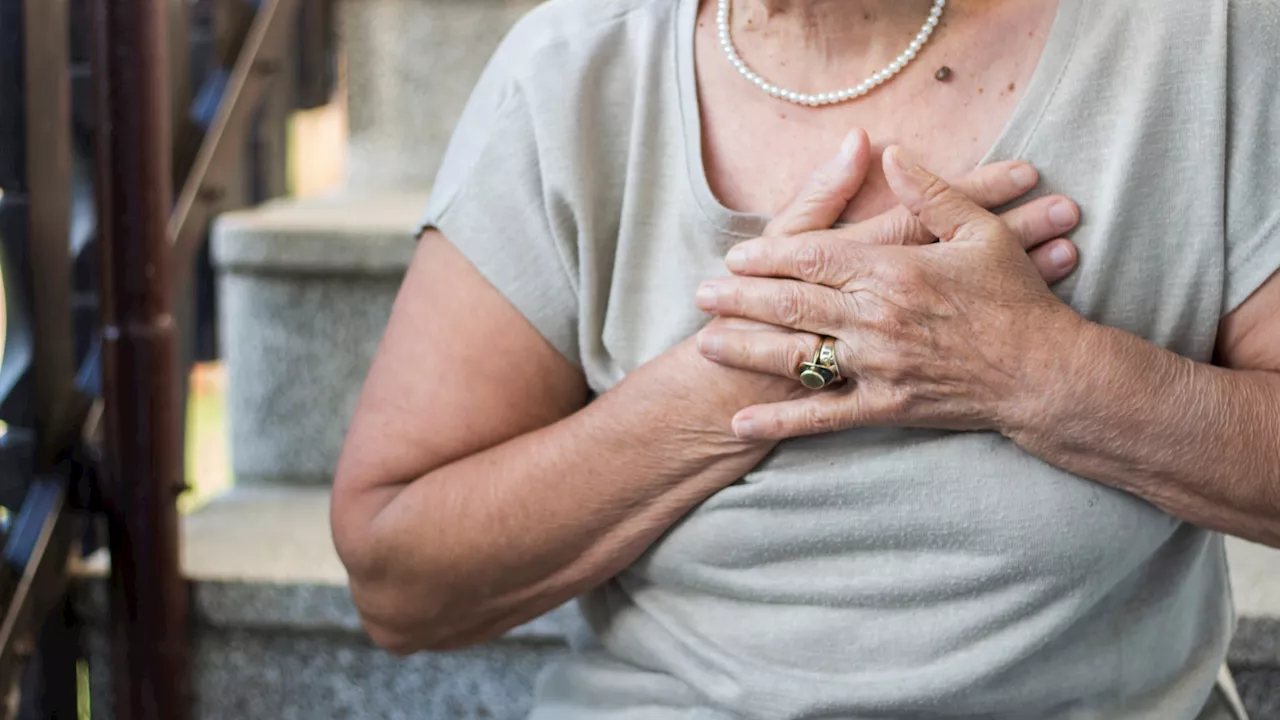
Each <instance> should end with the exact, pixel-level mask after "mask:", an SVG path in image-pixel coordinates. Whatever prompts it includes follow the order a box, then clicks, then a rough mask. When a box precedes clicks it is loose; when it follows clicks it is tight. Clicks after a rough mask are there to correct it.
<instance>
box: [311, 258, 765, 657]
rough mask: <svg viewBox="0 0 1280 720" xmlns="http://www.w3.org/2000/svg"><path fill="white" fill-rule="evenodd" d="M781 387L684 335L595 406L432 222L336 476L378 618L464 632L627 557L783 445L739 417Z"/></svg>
mask: <svg viewBox="0 0 1280 720" xmlns="http://www.w3.org/2000/svg"><path fill="white" fill-rule="evenodd" d="M455 303H459V304H465V305H466V306H467V308H468V309H467V311H466V312H458V311H457V307H456V306H454V304H455ZM695 381H696V382H695ZM771 386H772V388H771ZM782 388H783V384H782V383H780V382H773V383H770V382H769V381H767V380H763V381H762V379H761V378H760V377H758V376H754V377H752V376H750V374H749V373H744V372H725V370H724V369H723V368H717V367H714V366H711V364H710V363H707V362H706V361H704V360H702V359H701V358H699V357H698V356H697V354H696V352H692V351H690V350H689V349H688V348H687V347H680V348H677V349H675V350H673V351H671V352H669V353H667V354H666V355H664V356H662V357H660V358H659V359H657V360H655V361H654V362H652V363H650V364H648V365H646V366H645V367H643V368H641V369H640V370H639V371H637V372H636V373H634V375H633V376H631V377H629V378H627V380H626V381H625V382H623V383H622V384H620V385H619V386H618V387H616V388H614V389H613V390H611V391H610V392H608V393H605V394H604V395H603V396H601V397H600V398H599V399H598V400H597V401H595V402H593V403H591V404H590V405H589V406H587V407H585V408H582V404H583V402H584V401H585V397H586V389H585V384H584V382H583V379H582V376H581V373H580V372H579V371H578V370H577V369H576V368H574V367H573V366H571V365H570V363H569V362H568V361H567V360H565V359H564V358H563V357H562V356H560V355H559V353H558V352H557V351H556V350H555V349H553V348H552V347H550V346H549V345H548V344H547V342H546V341H545V340H544V339H543V338H542V337H541V336H540V335H538V333H537V331H536V330H534V329H533V328H532V327H531V326H530V325H529V324H528V322H527V321H525V319H524V318H523V317H521V316H520V315H519V313H518V312H517V311H516V310H515V309H514V308H512V307H510V306H509V305H506V304H505V300H504V299H503V298H502V297H501V296H500V295H498V293H497V291H496V290H494V289H493V288H492V287H489V286H487V283H486V282H485V280H484V279H483V278H481V277H480V276H479V274H478V273H477V271H476V270H475V269H474V268H471V267H470V266H469V265H468V264H467V262H466V261H465V260H464V259H463V258H462V257H461V254H460V253H459V252H458V251H457V250H456V249H454V248H453V247H452V246H450V245H449V244H448V243H447V241H446V240H444V239H443V238H442V237H440V236H439V235H437V234H428V235H426V236H425V237H424V239H423V246H422V248H421V250H420V251H419V253H418V256H417V258H416V259H415V261H414V263H413V267H412V268H411V270H410V272H409V275H408V277H407V279H406V282H405V286H404V289H403V291H402V293H401V296H400V300H399V301H398V302H397V307H396V310H395V312H394V313H393V318H392V321H391V323H390V325H389V327H388V330H387V333H386V337H385V339H384V342H383V346H382V348H381V349H380V351H379V354H378V357H377V359H376V361H375V363H374V366H373V368H372V370H371V372H370V375H369V379H368V382H367V384H366V388H365V391H364V393H363V395H362V398H361V402H360V407H359V409H358V410H357V412H356V415H355V418H354V420H353V423H352V428H351V430H350V434H349V436H348V440H347V445H346V448H345V450H344V452H343V456H342V459H341V462H340V465H339V469H338V473H337V478H336V480H335V486H334V499H333V513H332V515H333V518H332V520H333V528H334V538H335V542H336V544H337V548H338V552H339V554H340V555H341V557H342V559H343V562H344V563H345V565H346V566H347V569H348V571H349V573H350V578H351V588H352V593H353V596H354V599H355V602H356V605H357V607H358V608H359V609H360V612H361V617H362V619H363V621H364V624H365V627H366V629H367V630H368V631H369V634H370V636H371V637H372V638H373V639H374V640H375V641H376V642H377V643H378V644H379V645H382V646H384V647H386V648H387V649H389V650H393V651H396V652H402V653H408V652H413V651H417V650H422V649H448V648H454V647H458V646H463V645H467V644H471V643H474V642H479V641H482V640H485V639H487V638H489V637H491V636H494V635H498V634H500V633H502V632H503V631H505V630H507V629H509V628H511V627H514V626H515V625H518V624H519V623H521V622H524V621H527V620H529V619H532V618H534V617H537V616H538V615H540V614H542V613H543V612H546V611H547V610H550V609H551V608H554V607H556V606H557V605H559V604H561V603H563V602H565V601H567V600H569V599H571V598H572V597H574V596H575V595H578V594H580V593H581V592H583V591H585V590H587V589H589V588H591V587H592V586H594V585H596V584H598V583H600V582H601V581H603V580H604V579H606V578H608V577H610V576H612V575H614V574H615V573H617V572H618V571H619V570H621V569H622V568H623V567H625V566H626V565H627V564H628V563H630V562H631V561H632V560H634V559H635V558H636V557H637V556H639V554H640V553H641V552H643V551H644V549H645V548H646V547H648V545H649V544H650V543H652V542H653V540H654V539H655V538H656V537H657V536H658V535H659V534H660V533H661V532H662V531H663V530H665V529H666V528H667V527H668V526H670V525H671V524H672V523H673V522H674V521H675V520H677V519H678V518H679V517H680V516H681V515H683V514H684V513H685V512H686V511H687V510H688V509H689V508H691V507H693V506H694V505H695V504H696V503H698V502H699V501H701V500H702V499H704V498H705V497H707V496H708V495H710V494H711V493H712V492H715V491H716V490H717V489H719V488H721V487H723V486H725V485H728V484H730V483H732V482H733V481H735V480H736V479H737V478H739V477H741V476H742V475H744V474H746V473H747V472H748V471H749V470H750V469H751V468H752V467H753V466H754V465H755V464H756V463H757V462H758V461H759V460H760V458H762V457H763V456H764V454H765V453H767V452H768V450H769V448H770V447H772V444H771V443H769V442H767V441H765V442H759V441H754V442H751V441H748V442H742V441H739V440H737V439H736V438H734V437H733V436H732V433H731V432H730V431H729V430H728V428H729V420H730V419H731V417H732V415H733V412H734V411H735V410H736V409H738V408H739V407H741V406H740V405H738V402H739V401H738V397H739V396H745V397H753V398H761V399H763V398H767V397H770V392H769V390H770V389H773V390H774V392H773V394H772V396H773V397H774V398H779V399H780V398H782V397H785V395H783V394H778V392H777V391H778V390H780V389H782ZM580 408H581V409H580Z"/></svg>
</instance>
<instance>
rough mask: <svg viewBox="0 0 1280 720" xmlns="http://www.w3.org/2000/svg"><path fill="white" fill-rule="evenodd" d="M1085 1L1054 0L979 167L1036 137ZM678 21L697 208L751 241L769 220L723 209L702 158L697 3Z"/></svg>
mask: <svg viewBox="0 0 1280 720" xmlns="http://www.w3.org/2000/svg"><path fill="white" fill-rule="evenodd" d="M1086 2H1088V0H1058V8H1057V11H1056V13H1055V16H1054V20H1053V26H1052V27H1051V28H1050V30H1049V37H1048V39H1047V41H1046V42H1045V47H1044V50H1043V51H1042V52H1041V55H1040V59H1039V61H1038V62H1037V64H1036V69H1035V72H1034V73H1032V76H1031V82H1030V83H1029V84H1028V86H1027V89H1026V91H1025V92H1024V93H1023V95H1022V97H1021V98H1020V99H1019V101H1018V104H1017V106H1016V107H1015V108H1014V110H1013V113H1012V114H1011V115H1010V117H1009V120H1008V122H1007V123H1006V124H1005V126H1004V128H1003V129H1002V130H1001V131H1000V134H999V135H998V136H997V137H996V140H995V142H994V143H993V144H992V146H991V148H990V149H989V150H988V151H987V153H986V154H985V155H984V156H983V157H982V160H981V161H980V162H979V164H980V165H986V164H988V163H992V162H999V161H1002V160H1009V159H1014V158H1018V157H1020V156H1022V155H1023V154H1024V152H1025V150H1026V147H1027V145H1028V143H1029V142H1030V141H1031V138H1032V136H1033V135H1034V134H1035V129H1036V127H1037V126H1038V125H1039V124H1040V119H1041V118H1042V117H1043V116H1044V114H1045V112H1046V111H1047V110H1048V108H1049V104H1050V102H1051V100H1052V99H1053V96H1054V94H1055V92H1056V91H1057V88H1058V86H1059V85H1060V84H1061V80H1062V77H1063V75H1064V74H1065V71H1066V69H1067V66H1068V65H1069V63H1070V59H1071V56H1072V54H1073V52H1074V50H1075V45H1076V40H1077V37H1078V35H1079V26H1080V20H1081V18H1082V17H1084V13H1083V12H1082V9H1083V6H1084V5H1085V3H1086ZM679 3H680V5H679V10H678V12H676V13H675V22H676V26H677V27H676V66H677V73H676V74H677V82H678V84H679V93H680V114H681V119H682V123H683V134H684V146H685V148H686V152H685V159H686V163H687V166H688V172H689V184H690V186H691V188H692V189H693V194H694V199H695V201H696V202H697V205H698V209H699V210H700V211H701V213H702V214H703V216H705V217H706V219H707V220H708V222H710V223H711V224H712V225H714V226H715V227H716V228H718V229H719V230H721V231H723V232H725V233H727V234H729V235H731V236H735V237H755V236H756V235H759V234H760V232H761V231H762V230H763V229H764V226H765V224H767V223H768V221H769V217H768V216H766V215H761V214H757V213H744V212H738V211H735V210H730V209H729V208H727V207H725V206H724V205H723V204H722V203H721V202H720V200H719V199H718V198H717V197H716V196H715V193H713V192H712V191H711V185H710V183H708V181H707V172H706V166H705V165H704V164H703V158H702V108H701V104H700V102H699V99H698V89H697V88H698V85H697V71H696V62H697V60H696V55H695V52H694V42H695V33H696V28H697V22H698V6H699V3H700V0H679Z"/></svg>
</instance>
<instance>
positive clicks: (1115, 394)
mask: <svg viewBox="0 0 1280 720" xmlns="http://www.w3.org/2000/svg"><path fill="white" fill-rule="evenodd" d="M1062 340H1063V342H1062V343H1061V344H1059V347H1061V348H1062V349H1061V350H1060V351H1058V352H1056V353H1051V354H1047V355H1046V358H1048V359H1047V360H1046V362H1045V364H1044V366H1043V374H1044V376H1045V377H1047V378H1051V379H1050V380H1049V381H1047V382H1045V383H1043V384H1041V387H1042V388H1043V389H1044V391H1043V392H1042V393H1038V394H1039V395H1040V397H1039V399H1038V400H1033V401H1030V402H1024V403H1021V406H1022V407H1021V408H1020V409H1019V411H1018V412H1017V413H1016V414H1017V418H1016V419H1015V420H1014V421H1013V422H1012V423H1011V427H1012V428H1013V429H1012V430H1011V431H1009V432H1008V433H1007V434H1009V435H1010V437H1012V438H1013V439H1014V440H1015V441H1016V442H1018V444H1019V445H1021V446H1022V447H1023V448H1025V449H1027V450H1028V451H1030V452H1032V453H1034V454H1036V455H1038V456H1039V457H1041V458H1043V459H1044V460H1046V461H1048V462H1050V463H1052V464H1054V465H1056V466H1058V467H1061V468H1063V469H1065V470H1068V471H1070V472H1073V473H1075V474H1077V475H1081V476H1083V477H1087V478H1090V479H1093V480H1096V481H1098V482H1101V483H1104V484H1106V485H1110V486H1112V487H1115V488H1117V489H1120V490H1124V491H1126V492H1130V493H1133V494H1135V495H1138V496H1139V497H1142V498H1143V499H1145V500H1147V501H1148V502H1151V503H1152V504H1154V505H1156V506H1157V507H1159V508H1161V509H1162V510H1164V511H1166V512H1168V513H1169V514H1171V515H1174V516H1176V517H1179V518H1182V519H1184V520H1187V521H1189V522H1192V523H1195V524H1197V525H1201V526H1203V527H1207V528H1210V529H1214V530H1219V531H1222V532H1226V533H1230V534H1232V535H1238V536H1241V537H1244V538H1247V539H1250V540H1254V541H1257V542H1261V543H1265V544H1268V545H1273V546H1280V373H1277V372H1270V371H1265V370H1253V371H1241V370H1226V369H1223V368H1218V367H1214V366H1211V365H1205V364H1201V363H1196V362H1193V361H1191V360H1188V359H1186V358H1183V357H1180V356H1178V355H1176V354H1174V353H1172V352H1169V351H1167V350H1164V349H1162V348H1159V347H1157V346H1155V345H1152V344H1151V343H1149V342H1146V341H1145V340H1142V339H1140V338H1137V337H1135V336H1133V335H1130V334H1128V333H1125V332H1123V331H1120V330H1116V329H1113V328H1107V327H1102V326H1099V325H1095V324H1092V323H1087V322H1084V321H1082V322H1081V323H1080V325H1079V327H1078V332H1077V333H1076V334H1075V335H1074V337H1069V338H1063V339H1062Z"/></svg>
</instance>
